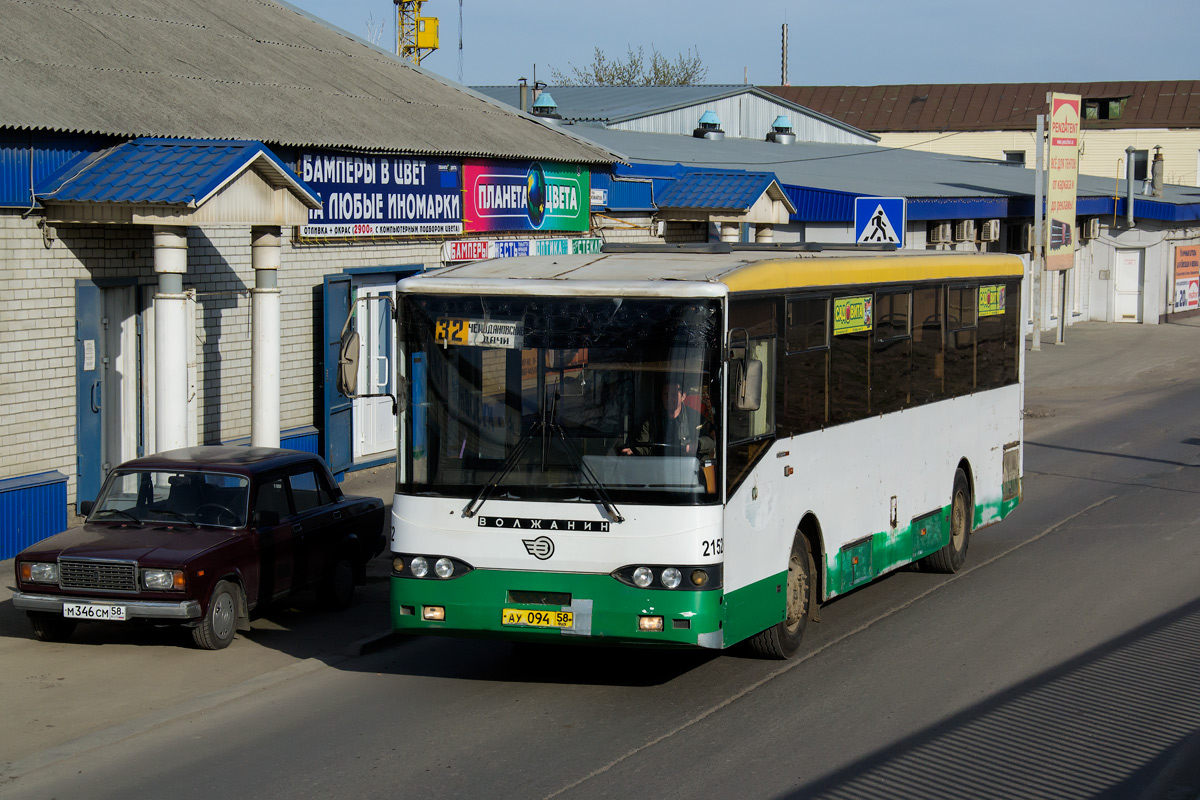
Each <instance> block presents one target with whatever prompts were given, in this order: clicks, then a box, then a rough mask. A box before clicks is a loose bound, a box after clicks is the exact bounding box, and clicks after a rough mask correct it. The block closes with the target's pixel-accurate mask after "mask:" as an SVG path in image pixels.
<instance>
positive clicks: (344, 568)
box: [317, 552, 354, 611]
mask: <svg viewBox="0 0 1200 800" xmlns="http://www.w3.org/2000/svg"><path fill="white" fill-rule="evenodd" d="M317 602H318V603H320V604H321V607H322V608H324V609H325V610H327V611H343V610H345V609H347V608H349V607H350V604H351V603H352V602H354V565H353V564H351V563H350V555H349V554H348V553H346V552H341V553H338V554H337V555H336V556H334V558H333V562H332V563H330V565H329V569H328V571H327V572H326V573H325V575H324V576H323V577H322V578H321V582H320V583H319V584H317Z"/></svg>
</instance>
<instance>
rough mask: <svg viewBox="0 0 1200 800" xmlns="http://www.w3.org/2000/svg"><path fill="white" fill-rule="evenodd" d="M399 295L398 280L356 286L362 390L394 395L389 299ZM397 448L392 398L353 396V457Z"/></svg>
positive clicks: (359, 377) (393, 334) (359, 367)
mask: <svg viewBox="0 0 1200 800" xmlns="http://www.w3.org/2000/svg"><path fill="white" fill-rule="evenodd" d="M395 295H396V291H395V280H394V279H393V280H389V281H387V282H386V283H376V284H374V285H360V286H358V287H356V289H355V298H356V300H361V299H363V298H366V299H365V300H363V302H360V303H357V307H356V309H355V313H356V314H357V315H358V320H357V323H358V332H359V361H358V385H359V387H360V388H359V392H360V393H362V394H375V395H391V394H392V392H393V387H394V386H395V370H396V364H395V360H394V357H393V355H394V353H395V352H396V331H395V328H394V327H393V325H392V316H391V304H390V303H389V302H388V300H389V299H394V298H395ZM395 449H396V416H395V415H394V414H393V413H392V399H391V397H390V396H385V397H360V398H356V399H355V400H354V458H355V459H363V458H370V457H372V456H378V455H380V454H382V453H390V452H392V451H393V450H395Z"/></svg>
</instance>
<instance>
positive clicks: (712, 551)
mask: <svg viewBox="0 0 1200 800" xmlns="http://www.w3.org/2000/svg"><path fill="white" fill-rule="evenodd" d="M724 541H725V540H724V539H709V540H708V541H706V542H705V543H704V556H705V558H707V557H708V556H719V555H721V551H722V550H723V549H724V548H723V546H722V545H723V544H724Z"/></svg>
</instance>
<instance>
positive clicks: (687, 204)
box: [658, 172, 775, 211]
mask: <svg viewBox="0 0 1200 800" xmlns="http://www.w3.org/2000/svg"><path fill="white" fill-rule="evenodd" d="M773 183H775V176H774V175H772V174H771V173H769V172H688V173H687V174H685V175H683V176H682V177H680V178H679V180H677V181H675V182H673V183H672V184H671V185H670V186H668V187H667V189H666V190H665V191H663V192H662V194H660V195H659V196H658V207H659V208H712V209H728V210H735V211H745V210H746V209H748V208H750V206H752V205H754V203H755V201H756V200H758V198H760V197H762V195H763V192H765V191H767V189H769V188H770V186H771V184H773Z"/></svg>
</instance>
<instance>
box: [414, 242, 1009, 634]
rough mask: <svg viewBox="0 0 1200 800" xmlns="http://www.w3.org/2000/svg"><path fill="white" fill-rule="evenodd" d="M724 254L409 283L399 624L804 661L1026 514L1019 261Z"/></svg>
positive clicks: (555, 263) (558, 261) (494, 270)
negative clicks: (844, 600)
mask: <svg viewBox="0 0 1200 800" xmlns="http://www.w3.org/2000/svg"><path fill="white" fill-rule="evenodd" d="M707 250H708V252H685V251H683V250H680V249H676V250H669V251H668V250H663V249H659V248H653V247H648V248H644V249H642V250H639V249H638V248H624V249H622V248H614V249H613V251H612V252H607V251H606V252H604V253H602V254H600V255H594V254H593V255H578V256H573V255H572V256H556V257H536V258H516V259H503V260H493V261H485V262H477V263H472V264H467V265H462V266H456V267H449V268H445V269H440V270H437V271H436V272H431V273H426V274H423V275H420V276H416V277H413V278H409V279H406V280H403V281H401V282H400V283H399V287H398V288H399V291H398V304H397V326H398V342H399V348H400V350H401V357H400V358H399V359H398V363H399V364H400V367H399V368H398V369H399V371H400V372H401V373H402V374H401V375H400V385H401V386H403V387H404V389H403V393H402V396H401V398H400V399H401V402H400V404H399V408H400V410H399V415H400V420H399V425H398V428H399V450H398V452H399V454H400V458H399V463H398V465H397V485H396V495H395V501H394V504H393V511H392V523H393V533H392V551H393V562H392V577H391V615H392V624H393V626H394V628H395V629H396V630H398V631H402V632H404V633H418V634H443V635H458V636H492V637H502V638H506V639H510V640H518V641H522V640H523V641H538V642H545V641H563V642H592V643H599V644H613V645H657V646H664V645H678V646H690V647H700V648H714V649H720V648H725V647H730V646H732V645H734V644H736V643H738V642H742V641H747V640H748V641H749V644H750V646H751V647H752V648H753V649H754V650H756V651H757V652H759V653H761V654H763V655H768V656H773V657H778V658H786V657H787V656H789V655H791V654H792V653H793V652H794V651H795V650H796V648H797V646H798V645H799V643H800V639H801V637H802V635H803V633H804V629H805V624H806V621H807V620H808V619H810V618H811V617H813V616H814V615H815V614H816V610H817V607H818V605H819V604H820V603H821V602H822V601H825V600H828V599H830V598H832V597H836V596H838V595H841V594H844V593H846V592H849V591H851V590H852V589H855V588H857V587H859V586H862V585H863V584H865V583H867V582H869V581H871V580H872V579H874V578H876V577H878V576H880V575H882V574H884V573H886V572H888V571H890V570H894V569H896V568H898V567H901V566H903V565H905V564H909V563H912V562H920V563H921V564H922V565H924V566H926V567H928V568H929V569H931V570H932V571H938V572H954V571H956V570H958V569H959V568H960V567H961V566H962V564H963V560H964V557H965V556H966V553H967V545H968V542H969V536H970V534H971V533H972V532H973V531H975V530H978V529H979V528H981V527H984V526H986V525H990V524H992V523H995V522H998V521H1000V520H1001V519H1003V518H1004V517H1005V516H1006V515H1007V514H1008V513H1009V512H1010V511H1012V510H1013V508H1015V507H1016V505H1017V503H1018V501H1019V498H1020V494H1021V443H1022V426H1021V406H1022V383H1021V375H1022V370H1021V352H1022V336H1021V326H1020V319H1021V313H1020V305H1021V304H1020V296H1021V294H1020V293H1021V279H1022V274H1023V265H1022V262H1021V260H1020V259H1018V258H1017V257H1015V256H1005V255H980V254H961V253H945V254H937V253H922V254H918V255H910V254H900V253H894V252H893V253H882V252H861V251H853V250H851V251H838V252H833V251H820V250H818V249H817V248H813V251H812V252H806V251H801V250H799V249H797V250H795V251H785V250H781V249H774V250H768V249H761V248H754V247H748V248H745V249H742V248H739V247H738V246H736V245H734V246H733V247H730V246H728V245H718V246H715V247H709V248H707Z"/></svg>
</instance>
